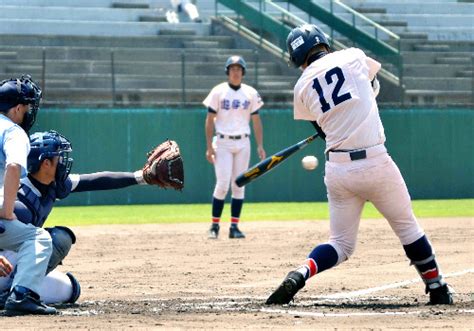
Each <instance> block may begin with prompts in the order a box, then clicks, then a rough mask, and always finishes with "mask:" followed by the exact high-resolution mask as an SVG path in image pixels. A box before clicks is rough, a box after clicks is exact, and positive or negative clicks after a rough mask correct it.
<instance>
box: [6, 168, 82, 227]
mask: <svg viewBox="0 0 474 331" xmlns="http://www.w3.org/2000/svg"><path fill="white" fill-rule="evenodd" d="M72 186H73V184H72V181H71V179H70V178H69V177H68V178H67V179H66V181H65V182H64V185H56V184H55V183H53V184H51V185H49V186H48V187H47V189H46V191H45V193H43V194H42V193H41V192H40V191H39V190H38V189H37V188H36V187H35V186H34V185H33V183H32V182H31V180H30V179H29V178H24V179H22V180H21V185H20V189H19V190H18V195H17V197H18V199H17V201H15V215H16V216H17V217H18V220H19V221H21V222H23V223H25V224H33V225H34V226H36V227H42V226H43V224H44V223H45V222H46V219H47V218H48V216H49V214H50V213H51V210H52V209H53V205H54V202H55V201H56V200H57V199H64V198H65V197H67V196H68V195H69V193H71V190H72Z"/></svg>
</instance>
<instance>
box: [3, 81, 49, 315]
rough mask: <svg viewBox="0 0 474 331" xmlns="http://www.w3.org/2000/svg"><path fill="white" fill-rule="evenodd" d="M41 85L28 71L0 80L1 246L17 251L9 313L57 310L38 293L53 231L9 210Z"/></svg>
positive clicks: (7, 306)
mask: <svg viewBox="0 0 474 331" xmlns="http://www.w3.org/2000/svg"><path fill="white" fill-rule="evenodd" d="M40 100H41V89H40V88H39V87H38V86H37V85H36V84H35V83H34V82H33V80H32V79H31V77H30V76H22V77H21V78H17V79H10V80H4V81H2V82H0V137H1V139H0V148H1V151H2V153H0V165H1V166H0V203H1V205H0V206H1V208H0V250H3V249H7V250H12V251H15V252H18V263H17V272H16V273H15V276H14V278H13V284H12V287H11V291H10V295H9V297H8V299H7V301H6V303H5V313H6V314H7V315H9V316H14V315H26V314H40V315H51V314H55V313H56V309H55V308H51V307H48V306H46V305H45V304H43V303H42V302H41V301H40V297H39V295H38V294H37V293H38V291H39V289H40V286H41V283H42V281H43V278H44V277H45V273H46V268H47V266H48V261H49V258H50V256H51V251H52V245H51V236H50V235H49V234H48V232H46V231H45V230H43V229H41V228H37V227H35V226H33V225H31V224H29V225H26V224H24V223H22V222H20V221H18V219H17V218H16V216H15V214H14V213H13V209H14V204H15V200H16V195H17V192H18V187H19V184H20V177H23V176H25V175H26V166H27V156H28V152H29V150H30V143H29V139H28V136H27V134H26V133H27V132H28V130H29V129H30V128H31V127H32V125H33V124H34V122H35V120H36V114H37V112H38V109H39V103H40Z"/></svg>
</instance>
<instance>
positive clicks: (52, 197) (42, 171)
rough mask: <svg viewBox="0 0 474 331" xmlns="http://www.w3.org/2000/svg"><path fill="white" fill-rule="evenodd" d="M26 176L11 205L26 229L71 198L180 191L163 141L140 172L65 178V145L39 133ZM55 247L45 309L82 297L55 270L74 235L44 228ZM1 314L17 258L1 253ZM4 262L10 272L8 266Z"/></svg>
mask: <svg viewBox="0 0 474 331" xmlns="http://www.w3.org/2000/svg"><path fill="white" fill-rule="evenodd" d="M30 143H31V150H30V153H29V155H28V175H27V177H26V178H24V179H22V181H21V184H20V189H19V191H18V195H17V201H16V202H15V214H16V215H17V217H18V219H19V220H20V221H21V222H23V223H26V224H33V225H35V226H37V227H43V225H44V223H45V222H46V220H47V218H48V215H49V214H50V213H51V210H52V208H53V205H54V202H55V201H56V200H57V199H64V198H66V197H67V196H68V195H69V194H70V193H74V192H85V191H97V190H113V189H118V188H124V187H128V186H132V185H137V184H143V185H158V186H160V187H162V188H173V189H177V190H182V189H183V187H184V172H183V161H182V158H181V155H180V151H179V146H178V145H177V144H176V142H174V141H170V140H168V141H165V142H164V143H162V144H160V145H159V146H157V147H156V148H154V149H153V150H152V151H151V152H149V153H148V159H147V161H146V163H145V165H144V167H143V169H142V170H138V171H135V172H109V171H104V172H97V173H92V174H80V175H79V174H69V173H70V170H71V167H72V163H73V159H72V158H70V153H71V152H72V146H71V143H70V142H69V140H68V139H67V138H66V137H64V136H62V135H61V134H59V133H58V132H56V131H48V132H37V133H34V134H32V135H31V136H30ZM46 230H47V231H48V232H49V233H50V234H51V238H52V241H53V253H52V255H51V258H50V260H49V263H48V269H47V271H46V278H45V280H44V281H43V284H42V288H41V290H40V293H39V294H40V296H41V298H43V300H44V301H45V302H47V303H74V302H76V300H77V299H78V298H79V296H80V285H79V282H78V281H77V279H76V278H75V277H74V276H73V275H72V274H71V273H69V272H68V273H66V274H64V273H62V272H59V271H58V270H55V268H56V267H57V266H58V265H59V264H61V262H62V261H63V259H64V258H65V257H66V256H67V254H68V253H69V250H70V249H71V246H72V245H73V244H74V243H75V242H76V237H75V235H74V233H73V231H72V230H71V229H69V228H67V227H62V226H56V227H53V228H46ZM0 261H2V262H3V263H2V264H1V265H3V266H6V267H4V268H0V271H1V272H0V309H3V306H4V304H5V300H6V299H7V297H8V294H9V292H10V286H11V283H12V279H13V274H14V271H13V272H12V270H14V266H15V264H16V253H14V252H11V251H0ZM8 261H9V262H10V263H11V265H12V266H13V267H11V266H8Z"/></svg>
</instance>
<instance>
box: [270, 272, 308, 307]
mask: <svg viewBox="0 0 474 331" xmlns="http://www.w3.org/2000/svg"><path fill="white" fill-rule="evenodd" d="M305 283H306V281H305V279H304V277H303V275H302V274H300V273H299V272H296V271H291V272H290V273H289V274H288V275H287V276H286V278H285V280H284V281H283V283H281V284H280V286H278V288H277V289H276V290H275V292H273V293H272V295H270V296H269V297H268V299H267V301H266V302H265V304H267V305H286V304H288V303H290V301H291V300H293V297H294V296H295V294H296V293H297V292H298V291H299V290H300V289H302V288H303V287H304V285H305Z"/></svg>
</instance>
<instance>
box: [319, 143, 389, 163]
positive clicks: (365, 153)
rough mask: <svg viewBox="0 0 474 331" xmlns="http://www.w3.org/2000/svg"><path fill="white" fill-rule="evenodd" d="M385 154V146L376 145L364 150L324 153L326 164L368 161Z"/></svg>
mask: <svg viewBox="0 0 474 331" xmlns="http://www.w3.org/2000/svg"><path fill="white" fill-rule="evenodd" d="M384 153H387V149H386V148H385V145H383V144H381V145H376V146H372V147H369V148H365V149H355V150H333V151H328V152H326V161H328V162H339V163H341V162H351V161H357V160H363V159H369V158H371V157H375V156H377V155H380V154H384Z"/></svg>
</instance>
